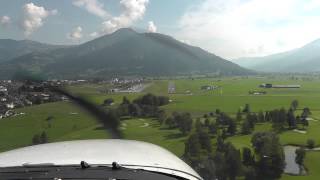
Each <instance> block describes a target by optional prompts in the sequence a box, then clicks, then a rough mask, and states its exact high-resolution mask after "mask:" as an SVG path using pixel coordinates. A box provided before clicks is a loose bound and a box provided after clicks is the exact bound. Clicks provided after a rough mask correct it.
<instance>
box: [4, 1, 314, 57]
mask: <svg viewBox="0 0 320 180" xmlns="http://www.w3.org/2000/svg"><path fill="white" fill-rule="evenodd" d="M125 27H132V28H134V29H136V30H137V31H139V32H153V33H154V32H157V33H162V34H167V35H170V36H173V37H174V38H176V39H177V40H180V41H182V42H185V43H188V44H191V45H194V46H199V47H201V48H203V49H205V50H208V51H210V52H212V53H214V54H216V55H218V56H221V57H224V58H227V59H234V58H239V57H251V56H265V55H269V54H274V53H278V52H283V51H288V50H291V49H294V48H298V47H301V46H303V45H305V44H307V43H309V42H311V41H314V40H316V39H318V38H320V0H1V2H0V39H17V40H21V39H30V40H34V41H39V42H43V43H49V44H81V43H84V42H87V41H89V40H92V39H94V38H98V37H100V36H103V35H105V34H110V33H112V32H114V31H116V30H117V29H119V28H125Z"/></svg>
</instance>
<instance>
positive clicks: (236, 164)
mask: <svg viewBox="0 0 320 180" xmlns="http://www.w3.org/2000/svg"><path fill="white" fill-rule="evenodd" d="M225 159H226V162H232V163H226V173H227V174H228V176H229V179H230V180H235V179H236V177H237V176H238V175H239V174H240V171H241V158H240V151H239V150H237V149H236V148H235V147H234V146H233V145H232V144H231V143H227V144H226V150H225Z"/></svg>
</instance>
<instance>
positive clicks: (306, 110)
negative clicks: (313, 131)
mask: <svg viewBox="0 0 320 180" xmlns="http://www.w3.org/2000/svg"><path fill="white" fill-rule="evenodd" d="M310 115H311V111H310V109H309V108H308V107H305V108H303V110H302V114H301V118H302V119H307V118H308V117H309V116H310Z"/></svg>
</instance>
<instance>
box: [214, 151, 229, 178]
mask: <svg viewBox="0 0 320 180" xmlns="http://www.w3.org/2000/svg"><path fill="white" fill-rule="evenodd" d="M214 163H215V164H217V166H216V172H215V174H216V176H217V179H221V180H226V179H227V175H228V173H227V172H226V164H227V162H226V159H225V156H224V154H223V153H222V152H219V151H218V152H216V154H215V156H214Z"/></svg>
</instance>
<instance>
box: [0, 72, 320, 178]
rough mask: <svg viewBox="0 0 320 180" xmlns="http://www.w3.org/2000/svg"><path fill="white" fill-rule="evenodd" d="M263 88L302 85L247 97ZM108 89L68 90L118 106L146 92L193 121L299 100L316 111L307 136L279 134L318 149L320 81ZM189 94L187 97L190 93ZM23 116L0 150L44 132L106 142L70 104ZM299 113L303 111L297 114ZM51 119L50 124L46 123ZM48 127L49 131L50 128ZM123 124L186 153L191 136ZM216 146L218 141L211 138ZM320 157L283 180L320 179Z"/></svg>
mask: <svg viewBox="0 0 320 180" xmlns="http://www.w3.org/2000/svg"><path fill="white" fill-rule="evenodd" d="M169 82H174V83H175V86H176V93H175V94H168V92H167V88H168V83H169ZM262 83H273V84H299V85H301V86H302V87H301V88H300V89H263V90H265V91H267V94H266V95H259V96H254V95H249V94H248V91H251V90H259V88H258V85H259V84H262ZM203 85H214V86H219V87H221V88H220V89H217V90H213V91H203V90H200V87H201V86H203ZM106 87H108V85H99V84H85V85H77V86H70V87H68V89H69V90H70V91H72V92H73V93H75V94H78V95H81V96H84V97H86V98H87V99H89V100H90V101H92V102H94V103H96V104H102V103H103V101H104V100H105V99H107V98H113V99H114V100H115V105H117V104H120V103H121V101H122V98H123V96H126V97H128V98H129V99H131V100H132V99H134V98H136V97H138V96H141V95H143V94H144V93H147V92H151V93H154V94H156V95H166V96H169V97H170V99H171V100H172V102H171V103H170V104H169V105H166V106H164V107H162V108H163V109H165V110H166V111H167V112H168V113H171V112H173V111H182V112H191V113H192V114H193V115H194V117H197V116H203V114H205V113H209V112H213V111H215V109H217V108H218V109H220V110H222V111H224V112H227V113H228V114H231V115H234V114H235V113H236V112H237V111H238V109H239V108H241V107H243V106H244V105H245V104H246V103H248V104H250V106H251V109H252V111H255V112H258V111H260V110H271V109H275V108H281V107H285V108H288V107H289V105H290V103H291V102H292V100H294V99H297V100H298V101H299V108H303V107H309V108H310V109H311V111H312V113H313V114H312V117H313V118H314V119H315V120H319V121H311V122H310V125H309V127H308V128H307V133H306V134H299V133H297V132H293V131H286V132H283V133H281V134H280V141H281V143H282V144H283V145H286V144H295V145H305V143H306V140H307V139H308V138H312V139H314V140H316V143H317V144H318V145H320V94H319V92H320V80H305V81H303V80H290V79H289V78H277V79H276V78H253V77H251V78H239V77H235V78H224V79H195V80H192V79H179V80H158V81H152V82H150V84H149V86H148V88H146V89H145V90H144V92H142V93H130V94H129V93H115V94H105V93H101V91H100V90H101V89H104V88H106ZM187 91H188V92H190V93H189V94H186V92H187ZM17 111H18V112H23V113H25V115H21V116H17V117H11V118H8V119H3V120H0V142H1V143H0V151H5V150H10V149H14V148H17V147H22V146H27V145H30V144H31V139H32V137H33V135H34V134H36V133H41V132H42V131H46V132H47V134H48V137H49V141H50V142H54V141H64V140H76V139H101V138H108V134H107V133H106V132H105V130H102V129H101V128H99V127H100V125H99V124H97V123H96V121H95V120H94V119H93V118H92V117H91V116H90V115H89V114H87V113H86V112H85V111H83V110H82V109H80V108H78V107H77V106H74V105H73V104H71V103H69V102H58V103H50V104H42V105H40V106H33V107H27V108H23V109H18V110H17ZM298 112H299V111H298ZM49 116H53V120H52V121H51V122H50V123H49V122H48V121H47V118H48V117H49ZM146 123H147V124H148V126H146V127H144V125H145V124H146ZM49 124H51V125H50V127H49ZM122 124H125V125H126V126H123V127H122V128H123V130H122V131H123V133H124V136H125V138H126V139H134V140H141V141H147V142H151V143H154V144H158V145H160V146H162V147H164V148H167V149H168V150H170V151H171V152H173V153H175V154H176V155H178V156H181V155H182V154H183V151H184V141H185V139H186V138H187V137H185V136H182V135H181V134H180V132H179V131H178V130H175V129H166V128H164V127H162V126H160V124H159V123H158V122H157V121H156V120H152V119H129V120H124V121H123V122H122ZM267 130H271V125H270V124H268V123H264V124H258V125H257V126H256V128H255V131H256V132H258V131H267ZM250 140H251V135H247V136H243V135H236V136H234V137H230V138H228V141H230V142H232V143H233V144H234V145H235V146H236V147H237V148H242V147H245V146H246V147H251V144H250ZM212 142H215V140H214V139H212ZM319 163H320V152H308V153H307V159H306V163H305V164H306V166H307V168H308V170H309V175H308V176H305V177H301V176H298V177H295V176H289V175H284V176H283V178H282V179H285V180H288V179H293V180H294V179H320V174H319V171H318V169H319V167H320V164H319Z"/></svg>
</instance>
